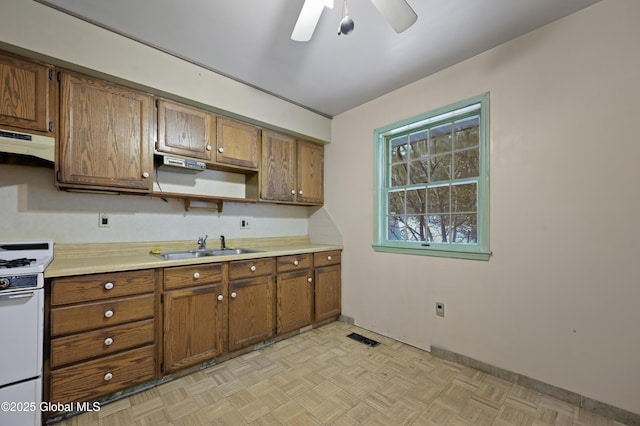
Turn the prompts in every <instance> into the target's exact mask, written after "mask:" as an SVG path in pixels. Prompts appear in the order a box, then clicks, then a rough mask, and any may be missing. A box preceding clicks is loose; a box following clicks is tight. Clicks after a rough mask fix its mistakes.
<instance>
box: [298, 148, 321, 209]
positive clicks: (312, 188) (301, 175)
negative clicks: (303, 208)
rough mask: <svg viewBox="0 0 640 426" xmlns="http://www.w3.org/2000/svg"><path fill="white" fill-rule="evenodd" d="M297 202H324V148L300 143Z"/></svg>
mask: <svg viewBox="0 0 640 426" xmlns="http://www.w3.org/2000/svg"><path fill="white" fill-rule="evenodd" d="M297 182H298V186H297V194H296V197H297V199H296V200H297V201H298V202H299V203H302V204H322V203H323V202H324V147H323V146H322V145H318V144H315V143H311V142H307V141H299V142H298V176H297Z"/></svg>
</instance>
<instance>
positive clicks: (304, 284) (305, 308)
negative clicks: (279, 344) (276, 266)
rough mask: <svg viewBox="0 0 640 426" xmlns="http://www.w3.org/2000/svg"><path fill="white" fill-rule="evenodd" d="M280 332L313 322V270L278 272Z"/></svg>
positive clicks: (277, 298) (278, 323)
mask: <svg viewBox="0 0 640 426" xmlns="http://www.w3.org/2000/svg"><path fill="white" fill-rule="evenodd" d="M276 287H277V288H276V300H277V310H276V317H277V321H276V322H277V325H278V334H281V333H287V332H289V331H293V330H299V329H301V328H302V327H304V326H307V325H309V324H311V318H312V313H313V311H312V309H313V279H312V278H311V271H310V270H306V271H297V272H287V273H284V274H278V281H277V284H276Z"/></svg>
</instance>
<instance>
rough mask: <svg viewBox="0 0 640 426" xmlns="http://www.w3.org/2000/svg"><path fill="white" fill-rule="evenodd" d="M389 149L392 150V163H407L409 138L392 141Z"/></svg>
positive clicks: (404, 137)
mask: <svg viewBox="0 0 640 426" xmlns="http://www.w3.org/2000/svg"><path fill="white" fill-rule="evenodd" d="M389 149H390V150H391V156H390V157H391V162H392V163H399V162H402V161H405V160H406V158H407V137H406V136H403V137H401V138H395V139H391V142H390V143H389Z"/></svg>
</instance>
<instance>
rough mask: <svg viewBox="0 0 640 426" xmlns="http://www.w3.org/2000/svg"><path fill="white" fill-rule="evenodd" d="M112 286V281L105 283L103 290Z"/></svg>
mask: <svg viewBox="0 0 640 426" xmlns="http://www.w3.org/2000/svg"><path fill="white" fill-rule="evenodd" d="M112 288H113V283H112V282H108V283H105V285H104V289H105V290H111V289H112Z"/></svg>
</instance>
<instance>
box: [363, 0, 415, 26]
mask: <svg viewBox="0 0 640 426" xmlns="http://www.w3.org/2000/svg"><path fill="white" fill-rule="evenodd" d="M371 3H373V5H374V6H375V7H376V9H378V11H379V12H380V13H381V14H382V16H384V17H385V18H386V19H387V21H388V22H389V25H391V27H392V28H393V29H394V30H395V31H396V32H397V33H401V32H403V31H404V30H406V29H407V28H409V27H410V26H411V25H413V23H414V22H416V20H417V19H418V15H416V13H415V12H414V11H413V9H411V6H409V4H408V3H407V2H406V0H371Z"/></svg>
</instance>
